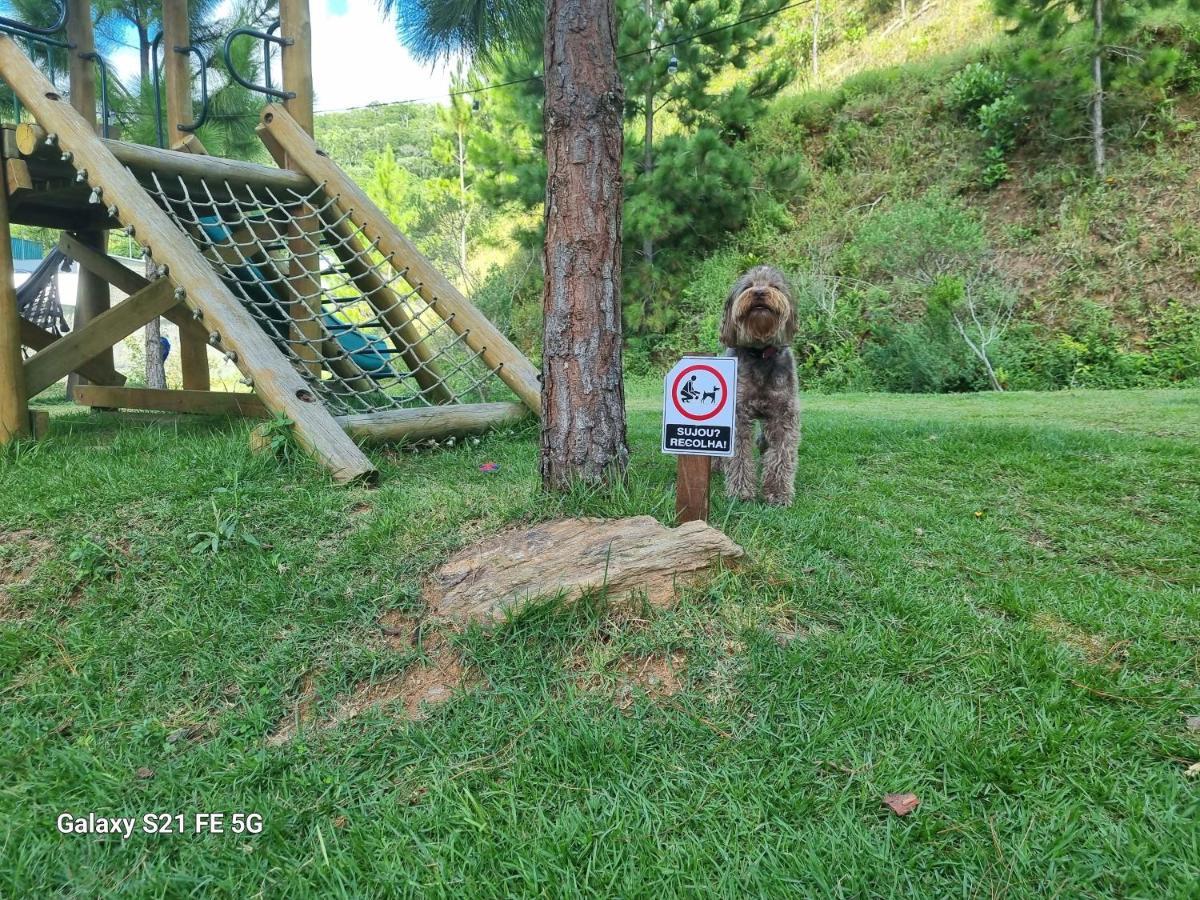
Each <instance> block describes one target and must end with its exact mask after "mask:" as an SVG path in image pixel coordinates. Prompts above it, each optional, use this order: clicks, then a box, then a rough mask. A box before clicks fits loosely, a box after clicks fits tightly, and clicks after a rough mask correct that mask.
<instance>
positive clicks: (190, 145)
mask: <svg viewBox="0 0 1200 900" xmlns="http://www.w3.org/2000/svg"><path fill="white" fill-rule="evenodd" d="M171 149H172V150H178V151H179V152H180V153H194V154H195V155H196V156H208V148H207V147H205V146H204V142H203V141H201V140H200V138H198V137H196V135H195V134H194V133H193V132H190V131H189V132H187V133H185V134H184V136H183V137H181V138H180V139H179V140H177V141H175V143H173V144H172V145H171Z"/></svg>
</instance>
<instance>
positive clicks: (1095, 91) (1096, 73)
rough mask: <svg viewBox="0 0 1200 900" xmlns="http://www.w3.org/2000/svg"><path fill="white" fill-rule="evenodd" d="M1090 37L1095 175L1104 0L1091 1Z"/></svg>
mask: <svg viewBox="0 0 1200 900" xmlns="http://www.w3.org/2000/svg"><path fill="white" fill-rule="evenodd" d="M1092 16H1093V19H1092V21H1093V25H1092V37H1093V38H1094V39H1095V43H1096V49H1095V52H1094V53H1093V54H1092V161H1093V163H1094V165H1095V168H1096V174H1097V175H1103V174H1104V156H1105V153H1104V73H1103V71H1102V68H1101V57H1102V56H1103V52H1104V51H1103V44H1102V41H1103V40H1104V0H1093V7H1092Z"/></svg>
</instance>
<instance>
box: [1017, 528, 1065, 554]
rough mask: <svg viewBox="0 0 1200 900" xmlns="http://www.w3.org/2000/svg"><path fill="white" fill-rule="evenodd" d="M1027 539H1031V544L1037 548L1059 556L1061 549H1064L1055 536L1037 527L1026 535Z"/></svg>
mask: <svg viewBox="0 0 1200 900" xmlns="http://www.w3.org/2000/svg"><path fill="white" fill-rule="evenodd" d="M1025 540H1027V541H1029V544H1030V546H1033V547H1037V549H1039V550H1041V551H1043V552H1044V553H1047V554H1049V555H1050V556H1057V555H1058V554H1059V551H1061V550H1062V547H1060V546H1059V544H1058V542H1057V541H1055V540H1054V538H1052V537H1050V535H1048V534H1046V533H1045V532H1042V531H1039V530H1038V529H1036V528H1034V529H1033V530H1032V531H1030V532H1029V533H1028V534H1026V535H1025Z"/></svg>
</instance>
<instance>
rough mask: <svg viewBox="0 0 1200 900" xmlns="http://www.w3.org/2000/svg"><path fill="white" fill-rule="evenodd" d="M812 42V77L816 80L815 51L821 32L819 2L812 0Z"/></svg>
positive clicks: (817, 64)
mask: <svg viewBox="0 0 1200 900" xmlns="http://www.w3.org/2000/svg"><path fill="white" fill-rule="evenodd" d="M812 33H813V43H812V77H813V81H816V80H817V76H818V74H819V73H818V66H819V63H818V60H817V51H818V49H819V44H818V39H819V37H820V33H821V2H820V0H814V2H813V23H812Z"/></svg>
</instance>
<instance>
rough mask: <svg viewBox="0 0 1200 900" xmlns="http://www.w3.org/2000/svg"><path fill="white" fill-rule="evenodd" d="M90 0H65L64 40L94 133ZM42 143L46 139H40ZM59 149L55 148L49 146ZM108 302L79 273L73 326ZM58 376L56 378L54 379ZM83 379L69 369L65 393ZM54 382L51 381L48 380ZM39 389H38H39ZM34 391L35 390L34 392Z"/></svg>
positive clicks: (96, 241)
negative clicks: (65, 31)
mask: <svg viewBox="0 0 1200 900" xmlns="http://www.w3.org/2000/svg"><path fill="white" fill-rule="evenodd" d="M91 7H92V4H91V0H67V40H68V41H69V42H70V43H71V44H72V49H71V50H70V51H69V53H68V56H69V59H70V62H69V63H68V68H69V74H70V88H71V98H70V99H71V106H72V107H73V108H74V109H75V111H76V112H77V113H78V114H79V117H80V121H82V122H84V123H86V124H87V125H88V126H89V127H90V128H91V133H92V135H93V136H94V135H95V134H97V133H98V132H99V131H100V129H98V128H97V125H96V69H95V66H96V63H95V62H93V61H92V60H89V59H84V56H85V55H86V54H89V53H94V52H95V51H96V38H95V34H94V32H93V29H92V9H91ZM43 145H45V142H44V141H43ZM51 149H52V150H53V151H54V152H58V148H56V147H53V148H51ZM80 237H81V239H82V240H83V242H84V243H86V244H89V245H91V246H92V247H93V248H94V249H96V250H99V251H101V252H103V251H105V250H107V249H108V232H106V231H89V232H85V233H83V234H81V235H80ZM110 306H111V299H110V298H109V293H108V286H107V285H105V284H104V283H103V282H102V281H100V280H99V279H98V278H96V277H95V276H93V275H90V274H88V273H86V272H80V273H79V281H78V283H77V285H76V287H75V320H74V322H73V323H72V327H73V328H74V330H75V331H79V330H80V329H81V328H82V327H84V326H86V325H87V323H89V322H91V321H92V320H93V319H95V318H96V317H97V316H100V315H102V314H103V313H104V312H105V311H106V310H107V309H108V308H109V307H110ZM101 352H102V356H101V358H100V361H99V362H100V365H101V367H102V368H105V369H115V366H114V364H113V356H112V349H111V345H110V346H109V347H107V348H104V350H102V351H101ZM56 380H57V379H56ZM81 381H82V379H80V377H79V376H78V375H77V374H74V373H72V375H71V377H70V379H69V380H68V382H67V395H68V396H70V395H71V392H72V391H73V390H74V389H75V387H77V386H78V385H79V384H80V383H81ZM51 383H53V382H51ZM40 390H41V389H39V391H40ZM35 393H37V392H35Z"/></svg>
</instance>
